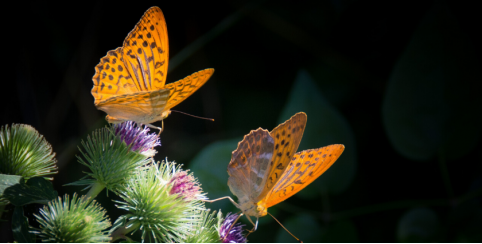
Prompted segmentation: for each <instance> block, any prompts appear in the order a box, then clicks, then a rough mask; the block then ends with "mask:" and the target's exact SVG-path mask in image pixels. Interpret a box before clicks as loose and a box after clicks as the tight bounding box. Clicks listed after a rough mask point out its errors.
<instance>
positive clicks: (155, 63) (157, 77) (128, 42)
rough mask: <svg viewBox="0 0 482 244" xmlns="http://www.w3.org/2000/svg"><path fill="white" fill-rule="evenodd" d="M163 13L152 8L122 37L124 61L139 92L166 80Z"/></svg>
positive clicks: (160, 86) (165, 39)
mask: <svg viewBox="0 0 482 244" xmlns="http://www.w3.org/2000/svg"><path fill="white" fill-rule="evenodd" d="M168 45H169V44H168V38H167V27H166V21H165V19H164V15H163V14H162V11H161V9H160V8H159V7H152V8H150V9H149V10H147V11H146V13H145V14H144V16H142V18H141V20H140V21H139V23H137V25H136V27H135V28H134V29H133V30H132V31H131V32H130V33H129V35H128V36H127V38H126V39H125V40H124V45H123V54H124V56H123V57H124V62H125V65H126V67H127V69H128V70H129V73H130V74H131V76H132V77H133V79H134V81H135V82H134V84H135V85H136V87H137V89H139V90H140V91H146V90H157V89H160V88H163V87H164V84H165V82H166V74H167V65H168V59H169V46H168Z"/></svg>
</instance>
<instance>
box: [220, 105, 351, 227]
mask: <svg viewBox="0 0 482 244" xmlns="http://www.w3.org/2000/svg"><path fill="white" fill-rule="evenodd" d="M306 119H307V117H306V114H305V113H303V112H300V113H297V114H295V115H294V116H293V117H291V118H290V119H289V120H287V121H286V122H285V123H283V124H281V125H279V126H278V127H276V128H275V129H273V131H271V132H268V131H267V130H264V129H262V128H259V129H257V130H253V131H251V132H250V133H249V134H248V135H246V136H245V137H244V139H243V140H242V141H241V142H239V144H238V148H237V149H236V150H235V151H233V153H232V157H231V161H230V163H229V165H228V174H229V179H228V186H229V188H230V190H231V192H232V193H233V194H234V195H236V196H237V198H238V203H235V204H236V206H237V207H238V208H239V209H240V210H241V211H242V212H243V213H244V214H245V215H247V216H253V217H256V218H259V217H263V216H265V215H267V213H268V208H269V207H271V206H274V205H276V204H278V203H279V202H282V201H284V200H286V199H288V198H289V197H290V196H292V195H294V194H295V193H297V192H298V191H300V190H302V189H303V188H304V187H306V186H307V185H309V184H310V183H311V182H312V181H314V180H315V179H316V178H318V176H320V175H321V174H322V173H323V172H325V171H326V170H327V169H328V168H329V167H330V166H331V165H332V164H333V163H334V162H335V161H336V160H337V159H338V157H339V156H340V155H341V153H342V152H343V150H344V148H345V147H344V146H343V145H341V144H334V145H330V146H326V147H322V148H318V149H310V150H305V151H302V152H298V153H295V152H296V150H297V149H298V145H299V143H300V141H301V137H302V136H303V132H304V129H305V125H306Z"/></svg>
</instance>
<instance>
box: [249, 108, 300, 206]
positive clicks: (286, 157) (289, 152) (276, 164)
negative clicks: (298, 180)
mask: <svg viewBox="0 0 482 244" xmlns="http://www.w3.org/2000/svg"><path fill="white" fill-rule="evenodd" d="M306 120H307V117H306V114H305V113H303V112H299V113H297V114H295V115H293V116H292V117H291V118H290V119H289V120H287V121H286V122H284V123H283V124H280V125H279V126H277V127H276V128H274V129H273V130H272V131H271V132H270V135H271V137H273V139H274V144H275V145H274V152H273V158H272V163H271V165H272V166H271V168H270V173H269V176H268V179H267V181H266V185H265V188H264V190H263V194H261V195H263V196H264V195H266V194H267V193H268V192H269V191H270V190H271V189H272V188H273V187H274V186H275V184H276V182H278V180H279V179H280V176H281V175H282V174H283V172H284V171H285V169H286V166H288V163H289V162H290V160H291V158H292V157H293V155H294V154H295V153H296V150H298V146H299V145H300V142H301V138H302V137H303V132H304V130H305V126H306ZM258 200H260V199H258Z"/></svg>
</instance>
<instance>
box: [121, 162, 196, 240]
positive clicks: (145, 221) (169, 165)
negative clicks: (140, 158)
mask: <svg viewBox="0 0 482 244" xmlns="http://www.w3.org/2000/svg"><path fill="white" fill-rule="evenodd" d="M180 172H185V171H183V170H182V169H181V165H178V164H175V163H173V162H168V161H167V160H166V162H162V163H152V164H150V165H148V166H146V167H144V168H143V169H142V170H138V171H137V172H136V173H135V175H134V177H133V178H132V179H130V180H129V181H128V182H127V184H126V186H125V187H124V190H123V191H121V192H120V197H121V198H122V200H123V201H116V202H117V205H116V206H117V207H118V208H120V209H124V210H126V211H127V213H126V214H125V215H123V216H121V217H119V219H117V221H116V222H115V223H114V228H113V231H114V232H113V234H112V236H113V241H115V240H118V239H127V240H128V238H129V237H128V236H127V234H128V233H130V232H133V231H136V230H140V231H141V239H142V242H145V241H146V242H185V240H184V239H185V238H186V236H190V235H191V233H192V232H193V228H194V226H203V225H202V222H203V220H204V218H203V217H204V215H203V212H204V210H205V206H204V203H203V202H202V201H200V200H199V197H193V199H192V200H190V201H186V199H185V198H189V197H192V196H197V195H200V196H203V194H202V193H201V190H200V189H197V190H196V191H194V190H193V189H194V188H195V187H194V186H196V185H197V183H196V181H195V178H194V177H192V179H191V180H192V182H195V184H194V185H192V186H191V188H192V189H191V188H190V187H187V189H184V187H183V186H186V185H189V184H188V182H187V180H186V179H187V178H189V177H187V176H188V175H184V174H180V175H179V176H178V177H177V178H176V179H177V180H176V179H174V180H172V179H173V177H174V176H176V175H177V174H178V173H180ZM183 175H184V176H183ZM175 182H178V183H175ZM176 187H177V188H176ZM173 188H175V189H178V190H175V191H176V192H174V193H172V189H173ZM182 189H184V192H183V190H182ZM177 191H179V192H177ZM186 192H187V193H186Z"/></svg>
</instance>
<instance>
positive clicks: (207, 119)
mask: <svg viewBox="0 0 482 244" xmlns="http://www.w3.org/2000/svg"><path fill="white" fill-rule="evenodd" d="M171 111H172V112H176V113H181V114H184V115H188V116H191V117H194V118H198V119H205V120H211V121H214V119H210V118H204V117H199V116H195V115H192V114H188V113H184V112H181V111H177V110H171Z"/></svg>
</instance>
